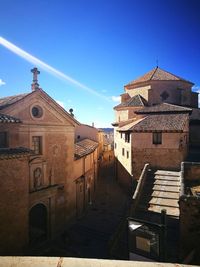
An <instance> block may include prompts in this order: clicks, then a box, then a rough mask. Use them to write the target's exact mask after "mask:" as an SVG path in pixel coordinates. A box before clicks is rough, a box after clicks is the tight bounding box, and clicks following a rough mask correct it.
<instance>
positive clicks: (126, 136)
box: [125, 133, 130, 143]
mask: <svg viewBox="0 0 200 267" xmlns="http://www.w3.org/2000/svg"><path fill="white" fill-rule="evenodd" d="M125 142H126V143H129V142H130V133H125Z"/></svg>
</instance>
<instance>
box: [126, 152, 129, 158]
mask: <svg viewBox="0 0 200 267" xmlns="http://www.w3.org/2000/svg"><path fill="white" fill-rule="evenodd" d="M126 157H127V159H128V158H129V151H126Z"/></svg>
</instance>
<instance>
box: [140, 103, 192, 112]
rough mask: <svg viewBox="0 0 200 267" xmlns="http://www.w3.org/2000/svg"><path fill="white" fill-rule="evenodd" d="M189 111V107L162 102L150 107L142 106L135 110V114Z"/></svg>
mask: <svg viewBox="0 0 200 267" xmlns="http://www.w3.org/2000/svg"><path fill="white" fill-rule="evenodd" d="M180 112H181V113H191V112H192V109H191V108H186V107H183V106H177V105H173V104H169V103H162V104H158V105H155V106H151V107H144V108H142V109H140V110H137V111H135V113H136V114H150V113H180Z"/></svg>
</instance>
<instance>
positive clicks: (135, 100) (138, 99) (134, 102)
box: [114, 95, 147, 109]
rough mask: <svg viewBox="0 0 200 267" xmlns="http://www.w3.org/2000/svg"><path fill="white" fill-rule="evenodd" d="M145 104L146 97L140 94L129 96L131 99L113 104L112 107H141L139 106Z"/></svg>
mask: <svg viewBox="0 0 200 267" xmlns="http://www.w3.org/2000/svg"><path fill="white" fill-rule="evenodd" d="M146 105H147V101H146V99H144V97H142V96H141V95H135V96H133V97H131V99H129V100H127V101H126V102H123V103H121V104H119V105H117V106H115V107H114V109H116V108H120V107H141V106H146Z"/></svg>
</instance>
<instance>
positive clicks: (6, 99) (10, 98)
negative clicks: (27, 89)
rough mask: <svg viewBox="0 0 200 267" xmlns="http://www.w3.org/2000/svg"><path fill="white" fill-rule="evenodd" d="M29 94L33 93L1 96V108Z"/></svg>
mask: <svg viewBox="0 0 200 267" xmlns="http://www.w3.org/2000/svg"><path fill="white" fill-rule="evenodd" d="M29 94H31V93H27V94H20V95H14V96H8V97H4V98H0V110H1V109H3V108H6V107H8V106H10V105H12V104H14V103H16V102H17V101H19V100H21V99H23V98H24V97H25V96H27V95H29Z"/></svg>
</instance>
